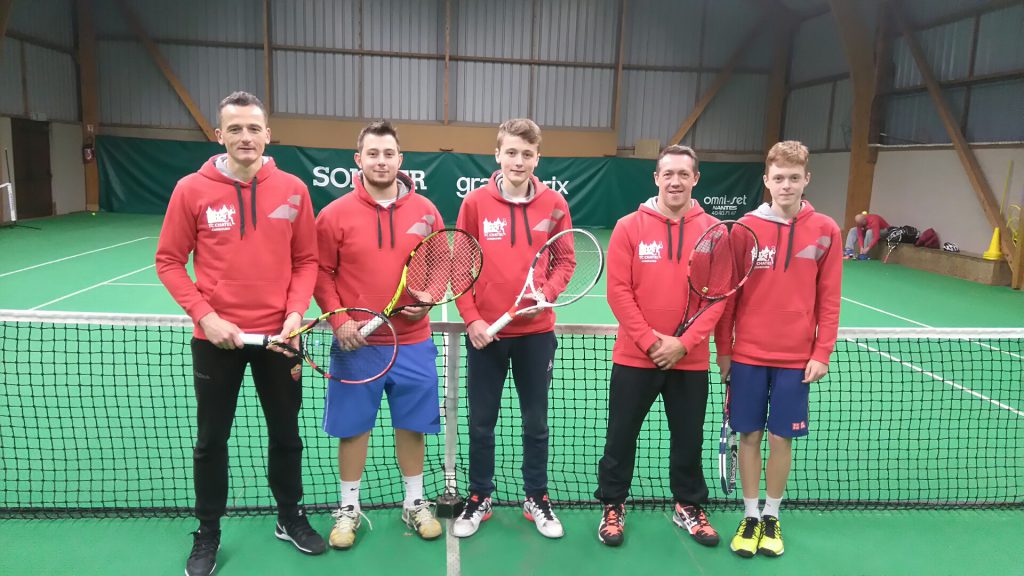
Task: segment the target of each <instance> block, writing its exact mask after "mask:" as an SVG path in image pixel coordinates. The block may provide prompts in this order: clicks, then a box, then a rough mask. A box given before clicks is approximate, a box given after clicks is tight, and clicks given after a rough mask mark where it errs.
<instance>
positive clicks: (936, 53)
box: [892, 19, 974, 88]
mask: <svg viewBox="0 0 1024 576" xmlns="http://www.w3.org/2000/svg"><path fill="white" fill-rule="evenodd" d="M973 35H974V21H973V20H971V19H968V20H959V21H957V22H952V23H950V24H945V25H943V26H937V27H935V28H931V29H929V30H924V31H922V32H918V33H916V36H917V41H918V42H919V43H920V45H921V51H922V52H924V57H925V60H927V61H928V65H929V66H930V67H931V69H932V74H933V75H934V76H935V78H936V79H938V80H939V81H940V82H941V81H944V80H957V79H960V78H966V77H967V70H968V63H969V62H970V57H971V38H972V37H973ZM892 56H893V73H894V77H893V87H894V88H906V87H908V86H919V85H921V84H923V83H924V80H922V78H921V72H920V71H919V70H918V69H917V63H916V62H915V61H914V57H913V55H912V54H911V53H910V48H909V47H908V46H907V42H906V40H905V39H904V38H903V37H902V36H901V37H899V38H897V39H896V41H895V42H893V46H892Z"/></svg>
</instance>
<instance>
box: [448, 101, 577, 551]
mask: <svg viewBox="0 0 1024 576" xmlns="http://www.w3.org/2000/svg"><path fill="white" fill-rule="evenodd" d="M540 141H541V134H540V128H539V127H538V126H537V124H536V123H534V122H533V121H532V120H528V119H525V118H517V119H514V120H508V121H506V122H505V123H503V124H502V125H501V126H500V127H499V128H498V147H497V148H496V149H495V154H494V159H495V160H497V162H498V165H499V166H500V167H501V169H500V170H498V171H496V172H495V173H494V174H492V175H491V179H490V181H489V182H488V183H487V184H486V185H485V186H483V187H481V188H477V189H476V190H473V191H472V192H470V193H469V194H468V195H467V196H466V199H465V200H464V201H463V203H462V208H461V209H460V210H459V219H458V224H457V225H458V227H459V228H462V229H463V230H466V231H467V232H469V233H470V234H472V235H473V236H474V237H475V238H476V239H477V240H478V241H479V242H480V246H481V247H482V248H483V251H484V258H485V259H486V265H485V266H484V268H483V272H482V274H481V276H480V279H479V280H478V281H477V284H476V287H475V288H476V289H475V290H474V292H473V293H472V294H467V295H466V296H463V297H462V298H460V299H459V300H457V301H456V305H457V306H458V308H459V313H460V314H461V315H462V318H463V320H464V321H465V322H466V331H467V332H468V335H467V337H466V340H467V346H466V348H467V350H468V351H467V353H466V362H467V366H468V369H469V380H468V382H469V384H468V385H469V492H470V496H469V500H468V501H467V502H466V508H465V510H464V512H463V513H462V516H460V517H459V518H458V519H456V521H455V524H454V526H453V528H452V534H454V535H455V536H459V537H467V536H472V535H473V534H475V533H476V531H477V530H478V529H479V528H480V523H481V522H483V521H484V520H487V519H488V518H490V516H491V493H493V492H494V489H495V486H494V427H495V425H496V424H497V421H498V409H499V407H500V406H501V393H502V389H503V388H504V385H505V378H506V376H507V375H508V369H509V364H510V363H511V365H512V376H513V380H514V381H515V385H516V390H517V391H518V392H519V410H520V412H521V413H522V416H523V467H522V471H523V491H524V492H525V494H526V500H525V502H524V504H523V515H524V516H525V517H526V518H527V519H529V520H533V522H534V523H535V525H536V526H537V530H538V531H539V532H540V533H541V534H543V535H544V536H546V537H548V538H561V537H562V536H563V535H564V533H565V532H564V530H563V528H562V523H561V522H560V521H559V520H558V517H557V516H556V515H555V513H554V511H553V510H552V508H551V501H550V500H549V499H548V494H547V492H548V473H547V470H548V390H549V389H550V386H551V372H552V367H553V363H554V358H555V348H557V346H558V343H557V341H556V339H555V332H554V328H555V314H554V312H553V311H552V310H551V309H547V310H544V311H542V312H540V313H536V314H532V315H521V316H518V317H517V318H516V319H515V320H513V321H512V323H510V324H509V325H508V326H506V327H505V328H504V329H503V330H502V331H501V332H500V333H499V334H498V336H496V337H495V338H493V339H492V338H490V337H489V336H488V335H487V332H486V330H487V327H488V326H489V325H490V324H491V323H492V322H494V321H495V320H497V319H498V317H499V316H501V315H502V314H504V313H505V312H506V311H507V310H508V307H509V305H511V303H512V302H514V301H515V299H516V296H517V295H518V294H519V290H520V288H521V287H522V283H523V281H524V280H525V275H526V271H527V270H528V269H529V267H530V263H531V261H532V260H533V257H534V255H536V254H537V250H539V249H540V247H541V246H543V245H544V242H546V241H547V240H548V238H550V237H551V236H554V235H555V234H557V233H559V232H561V231H562V230H566V229H569V228H572V221H571V219H570V218H569V205H568V204H567V203H566V201H565V199H564V198H563V197H562V195H561V194H559V193H557V192H555V191H553V190H551V189H550V188H548V187H547V186H545V185H544V184H543V183H542V182H541V181H540V180H539V179H538V178H537V177H536V176H534V174H533V171H534V169H536V168H537V162H538V161H539V160H540V152H539V149H540ZM484 296H486V297H484ZM554 296H555V295H548V297H552V298H553V297H554Z"/></svg>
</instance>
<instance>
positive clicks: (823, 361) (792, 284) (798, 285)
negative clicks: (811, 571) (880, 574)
mask: <svg viewBox="0 0 1024 576" xmlns="http://www.w3.org/2000/svg"><path fill="white" fill-rule="evenodd" d="M807 161H808V152H807V147H806V146H804V145H803V144H801V143H799V142H795V141H792V140H790V141H786V142H779V143H778V144H776V145H775V146H772V148H771V150H769V151H768V157H767V159H766V160H765V175H764V183H765V186H767V187H768V191H769V192H770V193H771V197H772V201H771V203H770V204H769V203H765V204H762V205H761V207H759V208H758V209H757V210H755V211H753V212H751V213H749V214H747V215H746V216H744V217H743V218H741V219H740V221H741V222H743V223H744V224H746V225H747V226H750V228H751V229H752V230H753V231H754V233H755V234H757V238H758V240H759V242H758V243H759V246H760V251H759V253H758V256H757V261H756V262H755V264H754V270H753V272H752V273H751V274H750V278H749V279H748V280H747V282H746V284H744V286H743V288H741V289H740V291H739V292H737V294H736V295H735V296H734V297H733V298H731V299H730V300H729V302H728V303H727V306H726V311H725V313H724V314H723V317H722V321H721V323H720V324H719V327H718V328H717V329H716V331H715V341H716V343H717V344H718V352H719V357H718V365H719V367H720V368H721V371H722V376H723V378H724V377H726V376H728V375H730V373H731V375H732V393H731V395H730V398H731V401H730V405H729V410H730V422H731V424H732V428H733V429H734V430H736V432H738V433H739V435H740V446H739V465H740V481H741V483H742V485H743V504H744V508H745V512H744V518H743V520H742V521H741V522H740V526H739V529H738V530H737V531H736V536H734V537H733V539H732V543H731V545H730V548H731V549H732V551H733V552H735V553H736V554H738V555H740V556H743V557H745V558H750V557H752V556H753V555H755V554H758V553H760V554H764V555H765V556H780V555H782V553H783V551H784V548H783V545H782V529H781V527H780V525H779V506H780V504H781V502H782V493H783V491H784V490H785V487H786V480H787V479H788V477H789V470H790V466H791V464H792V450H793V447H792V445H793V438H798V437H801V436H806V435H807V432H808V427H809V426H808V422H809V417H808V394H809V391H810V384H812V383H813V382H817V381H818V380H820V379H821V378H822V377H824V376H825V373H826V372H828V362H829V356H830V355H831V354H832V349H833V347H834V346H835V343H836V336H837V334H838V331H839V301H840V288H841V282H842V270H843V264H842V259H843V253H842V248H843V246H842V243H841V239H840V234H839V226H837V225H836V223H835V221H834V220H832V219H831V218H829V217H828V216H825V215H824V214H819V213H817V212H815V211H814V208H813V207H812V206H811V205H810V203H809V202H807V201H806V200H804V199H803V193H804V188H805V187H806V186H807V184H808V183H809V182H810V181H811V173H810V172H808V171H807ZM750 240H751V239H750V235H749V234H742V233H740V234H734V235H733V238H732V248H733V253H734V255H735V257H736V260H737V262H742V261H743V259H749V258H750V251H751V250H752V249H753V244H752V243H751V241H750ZM748 262H749V260H748ZM766 427H767V429H768V446H769V450H770V451H769V456H768V465H767V469H766V472H765V482H766V488H767V494H766V496H767V497H766V499H765V505H764V508H763V509H761V510H758V501H759V496H760V493H759V487H760V483H761V440H762V439H763V438H764V430H765V428H766Z"/></svg>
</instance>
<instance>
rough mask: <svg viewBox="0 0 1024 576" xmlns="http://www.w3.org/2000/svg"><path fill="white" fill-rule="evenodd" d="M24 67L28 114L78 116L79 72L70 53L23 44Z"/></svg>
mask: <svg viewBox="0 0 1024 576" xmlns="http://www.w3.org/2000/svg"><path fill="white" fill-rule="evenodd" d="M25 70H26V71H27V73H28V74H27V80H28V110H29V114H30V115H33V116H35V115H37V114H38V115H42V117H44V118H46V119H47V120H66V121H75V120H77V119H78V74H77V71H76V70H75V61H74V60H72V59H71V56H70V55H68V54H65V53H63V52H57V51H55V50H50V49H47V48H40V47H38V46H33V45H31V44H26V45H25ZM19 84H20V83H19ZM40 119H42V118H40Z"/></svg>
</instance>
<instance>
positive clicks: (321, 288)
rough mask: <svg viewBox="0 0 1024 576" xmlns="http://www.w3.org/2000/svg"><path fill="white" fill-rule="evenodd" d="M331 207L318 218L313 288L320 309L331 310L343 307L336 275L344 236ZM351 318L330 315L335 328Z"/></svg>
mask: <svg viewBox="0 0 1024 576" xmlns="http://www.w3.org/2000/svg"><path fill="white" fill-rule="evenodd" d="M335 212H336V210H331V209H330V207H328V208H325V209H324V210H323V211H321V212H320V216H318V217H317V219H316V244H317V251H318V252H319V254H320V257H319V258H318V259H317V273H316V285H315V287H314V289H313V296H314V297H315V298H316V303H317V305H318V306H320V310H322V311H324V312H330V311H331V310H337V309H338V308H342V307H343V305H342V303H341V295H340V294H338V288H337V286H336V285H335V283H334V277H335V275H337V273H338V267H339V265H340V264H341V263H340V262H339V261H338V246H340V245H341V242H342V240H343V239H344V238H343V235H342V232H341V227H340V226H338V225H337V223H335V222H334V217H333V215H334V213H335ZM348 320H349V318H348V316H347V315H345V314H335V315H334V316H331V317H330V323H331V327H332V328H334V329H335V330H337V329H338V327H339V326H341V325H342V324H344V323H345V322H347V321H348Z"/></svg>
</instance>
